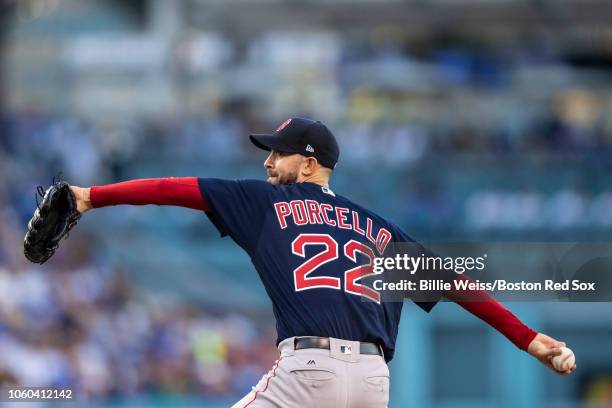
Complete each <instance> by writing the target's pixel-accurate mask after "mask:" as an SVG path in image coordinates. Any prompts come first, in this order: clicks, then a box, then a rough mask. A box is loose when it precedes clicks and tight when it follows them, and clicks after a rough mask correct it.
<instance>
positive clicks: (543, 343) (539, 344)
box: [527, 333, 576, 375]
mask: <svg viewBox="0 0 612 408" xmlns="http://www.w3.org/2000/svg"><path fill="white" fill-rule="evenodd" d="M561 347H565V343H564V342H562V341H557V340H555V339H553V338H552V337H549V336H547V335H545V334H542V333H538V334H537V335H536V336H535V338H534V339H533V340H532V341H531V343H529V347H528V348H527V352H528V353H529V354H531V355H532V356H534V357H535V358H537V359H538V360H540V363H542V364H544V365H545V366H546V367H548V368H550V369H551V370H553V371H554V372H555V373H557V374H559V375H570V374H571V373H572V372H573V371H574V370H575V369H576V364H574V366H573V367H572V368H570V369H569V370H567V371H557V370H556V369H555V368H554V367H553V365H552V359H553V357H554V356H558V355H561Z"/></svg>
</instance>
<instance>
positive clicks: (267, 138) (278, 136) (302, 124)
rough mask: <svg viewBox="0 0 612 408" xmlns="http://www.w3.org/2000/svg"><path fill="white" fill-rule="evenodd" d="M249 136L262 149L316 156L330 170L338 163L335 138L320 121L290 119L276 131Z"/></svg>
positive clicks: (338, 149)
mask: <svg viewBox="0 0 612 408" xmlns="http://www.w3.org/2000/svg"><path fill="white" fill-rule="evenodd" d="M249 138H250V139H251V142H253V144H254V145H255V146H257V147H259V148H260V149H263V150H267V151H270V150H276V151H278V152H283V153H299V154H301V155H302V156H307V157H314V158H316V159H317V161H318V162H319V163H321V164H322V165H323V166H325V167H328V168H330V169H333V168H334V167H335V166H336V163H338V158H339V157H340V148H339V147H338V142H336V138H335V137H334V135H333V133H332V132H331V131H330V130H329V129H328V128H327V126H325V125H324V124H322V123H321V122H320V121H314V120H310V119H302V118H291V119H287V120H286V121H284V122H283V124H282V125H280V126H279V127H278V128H277V129H276V131H275V132H274V133H273V134H265V135H259V134H258V135H250V136H249Z"/></svg>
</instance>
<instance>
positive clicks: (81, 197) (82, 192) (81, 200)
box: [70, 186, 93, 214]
mask: <svg viewBox="0 0 612 408" xmlns="http://www.w3.org/2000/svg"><path fill="white" fill-rule="evenodd" d="M70 190H71V191H72V193H73V194H74V197H75V198H76V202H77V210H78V211H79V212H80V213H81V214H82V213H84V212H85V211H89V210H91V209H92V208H93V206H92V205H91V200H90V199H89V191H90V189H89V188H83V187H77V186H70Z"/></svg>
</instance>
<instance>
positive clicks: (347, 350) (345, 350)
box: [340, 344, 353, 354]
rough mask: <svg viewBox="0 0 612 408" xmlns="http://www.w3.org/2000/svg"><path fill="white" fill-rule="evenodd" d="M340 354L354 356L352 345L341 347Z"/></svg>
mask: <svg viewBox="0 0 612 408" xmlns="http://www.w3.org/2000/svg"><path fill="white" fill-rule="evenodd" d="M340 352H341V353H342V354H352V353H353V348H352V347H351V345H350V344H349V345H346V346H340Z"/></svg>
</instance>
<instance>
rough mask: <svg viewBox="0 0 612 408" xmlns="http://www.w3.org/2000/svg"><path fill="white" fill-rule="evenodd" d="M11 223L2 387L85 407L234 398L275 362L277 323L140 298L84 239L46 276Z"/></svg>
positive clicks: (0, 330) (2, 273) (5, 220)
mask: <svg viewBox="0 0 612 408" xmlns="http://www.w3.org/2000/svg"><path fill="white" fill-rule="evenodd" d="M10 217H11V214H10V213H9V212H7V211H6V210H3V212H2V213H0V383H2V384H5V385H7V384H15V385H24V384H27V385H29V386H43V387H67V388H71V389H73V391H74V395H75V396H78V398H79V399H82V398H90V399H106V398H114V397H125V396H135V395H140V394H144V393H149V394H158V393H159V394H184V393H194V394H200V395H206V396H207V397H215V396H217V397H220V396H225V397H227V396H231V397H235V396H239V395H240V394H243V393H246V392H248V391H249V390H250V386H252V385H253V384H255V383H256V382H257V380H258V379H259V378H260V377H261V375H262V374H263V373H264V372H266V371H267V370H268V369H269V367H270V366H271V364H272V363H273V361H274V360H275V359H276V358H277V355H278V352H277V351H276V349H275V348H274V344H273V338H274V336H273V330H272V324H271V323H270V324H269V325H265V324H264V323H263V322H261V321H259V322H258V323H257V324H256V321H255V320H254V319H253V318H252V317H246V316H244V315H242V314H238V313H233V312H232V311H227V310H225V311H222V312H217V311H215V310H211V309H210V308H207V307H204V306H203V305H201V304H196V303H193V302H188V301H185V300H182V299H180V298H177V297H176V296H175V297H171V296H169V295H168V294H153V293H151V292H145V291H143V290H139V289H138V287H136V286H135V285H134V284H133V283H132V282H131V281H130V279H129V278H128V277H127V275H126V274H125V273H124V271H121V270H117V269H112V268H110V267H109V266H107V265H104V263H100V262H94V261H93V259H92V254H94V253H95V248H94V245H95V244H94V242H95V240H94V239H92V237H91V236H88V235H87V234H85V233H80V232H77V231H75V232H74V233H73V234H76V236H73V237H71V238H72V240H71V249H70V251H69V252H68V251H65V252H63V251H62V250H61V249H60V252H59V253H57V254H56V256H55V257H54V258H53V259H52V260H51V261H49V262H48V264H45V265H44V267H40V266H37V265H33V264H30V263H29V262H27V261H25V259H24V258H23V256H22V249H21V239H22V235H23V228H22V227H23V226H22V225H21V224H20V223H17V222H15V219H11V218H10Z"/></svg>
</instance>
